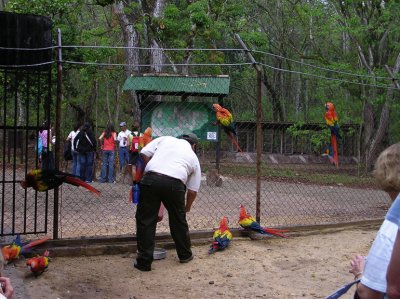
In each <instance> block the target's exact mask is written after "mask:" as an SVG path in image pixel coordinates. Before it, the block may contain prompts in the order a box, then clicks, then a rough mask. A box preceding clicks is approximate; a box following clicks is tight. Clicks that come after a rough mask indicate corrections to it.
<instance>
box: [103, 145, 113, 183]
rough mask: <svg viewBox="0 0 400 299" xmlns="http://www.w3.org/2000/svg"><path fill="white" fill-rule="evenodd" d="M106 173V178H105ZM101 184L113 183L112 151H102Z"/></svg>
mask: <svg viewBox="0 0 400 299" xmlns="http://www.w3.org/2000/svg"><path fill="white" fill-rule="evenodd" d="M107 171H108V176H107ZM100 177H101V182H102V183H105V182H107V181H108V182H109V183H113V182H114V151H103V160H102V162H101V174H100ZM107 177H108V179H107Z"/></svg>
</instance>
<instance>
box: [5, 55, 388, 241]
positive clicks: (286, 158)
mask: <svg viewBox="0 0 400 299" xmlns="http://www.w3.org/2000/svg"><path fill="white" fill-rule="evenodd" d="M198 52H199V53H200V54H201V51H198ZM234 52H235V53H236V52H237V51H234ZM225 55H226V57H228V58H229V59H228V60H230V62H235V61H236V62H237V61H239V63H237V64H236V65H228V64H226V65H224V66H197V65H195V64H193V65H187V66H186V67H187V68H188V70H189V73H191V74H215V73H217V74H222V75H190V76H177V75H165V74H164V75H161V74H154V73H151V74H146V73H144V72H139V73H138V75H135V76H129V77H128V78H124V76H125V75H123V74H124V71H123V69H122V68H120V66H110V65H109V66H106V68H104V66H103V65H100V64H99V65H93V66H92V67H93V69H94V70H95V71H96V72H98V73H99V74H100V75H99V77H102V76H103V77H104V78H107V80H105V81H106V82H107V84H105V85H103V86H100V85H98V84H97V83H96V81H95V82H94V83H95V84H94V87H95V88H94V89H93V90H94V92H93V94H91V95H90V97H89V98H90V99H89V100H88V102H87V103H85V105H86V106H88V107H89V108H91V111H92V114H91V117H92V120H93V122H92V128H93V131H94V134H95V136H96V138H98V137H99V136H100V134H101V133H102V132H103V131H104V129H105V127H106V125H107V123H109V122H113V123H114V125H115V127H117V129H116V133H119V132H120V129H118V125H119V123H120V122H123V121H125V122H127V126H128V129H131V127H132V126H133V124H134V123H135V122H139V124H140V132H142V133H143V131H144V130H145V129H146V128H147V127H150V128H152V138H157V137H160V136H165V135H171V136H175V137H178V136H180V135H181V134H183V133H185V132H188V131H191V132H194V133H196V134H197V135H198V137H199V138H200V140H201V141H200V143H199V145H198V148H197V155H198V157H199V160H200V162H201V168H202V174H203V175H202V182H201V188H200V191H199V193H198V196H197V199H196V201H195V203H194V206H193V208H192V210H191V212H190V213H188V215H187V218H188V222H189V226H190V229H191V231H200V230H211V229H213V228H214V227H215V226H217V223H218V222H219V220H220V218H221V217H222V216H227V217H228V218H229V220H230V227H232V228H236V227H239V225H238V223H237V220H238V216H239V205H240V204H243V205H244V206H245V207H246V208H247V210H248V212H249V213H250V214H252V215H253V216H256V215H257V216H259V218H260V221H261V224H262V225H264V226H274V227H275V226H284V227H296V226H304V225H315V224H333V223H342V222H349V221H357V220H368V219H376V218H382V217H383V215H384V214H385V212H386V210H387V208H388V206H389V200H388V197H387V195H386V194H385V193H384V192H382V191H380V190H379V189H378V188H377V186H375V184H374V180H373V179H372V177H371V176H370V175H369V174H368V173H366V172H365V168H366V167H365V165H364V162H363V161H362V160H361V155H360V144H361V143H362V141H361V137H360V136H361V131H360V130H361V129H362V126H361V125H360V122H359V121H358V119H357V118H356V117H354V122H352V121H350V120H351V119H352V115H347V116H346V117H345V121H343V122H340V130H341V138H340V139H338V140H337V142H338V153H339V165H338V167H336V166H335V165H333V164H332V163H330V161H329V156H328V155H327V152H326V149H327V147H328V145H329V143H330V135H331V133H330V130H329V129H328V128H327V126H326V124H325V122H324V120H323V115H324V113H325V107H324V105H323V103H322V101H321V99H320V98H318V96H315V97H313V98H312V99H309V100H308V101H303V102H301V101H297V100H296V98H295V94H294V92H293V90H291V86H294V85H295V84H300V83H299V82H303V80H304V78H298V77H296V78H294V77H293V76H291V74H287V75H285V76H283V77H281V78H278V79H279V80H278V81H279V82H280V83H279V84H281V85H282V86H281V88H282V90H283V92H284V93H285V94H282V95H280V96H278V97H277V96H276V95H274V93H273V89H272V88H271V80H272V78H273V76H274V74H273V73H271V71H267V70H265V74H264V78H262V82H259V81H258V79H257V78H258V77H257V74H256V71H255V70H254V68H253V67H252V66H251V65H249V64H248V63H242V62H243V56H240V55H238V54H234V53H226V54H225ZM264 62H265V61H264ZM64 63H65V64H66V67H65V69H66V71H67V72H68V74H69V75H70V76H74V74H75V72H79V67H80V66H77V65H76V64H74V63H72V62H70V61H69V62H68V61H64ZM160 67H162V66H160ZM163 69H164V70H167V69H169V70H170V71H171V72H172V71H175V70H174V69H173V68H172V67H171V66H165V68H163ZM16 76H20V73H19V74H18V75H16ZM0 77H1V79H2V85H3V94H4V99H5V101H4V104H3V107H2V108H3V112H4V115H6V116H7V117H4V118H3V119H2V125H3V128H7V126H10V129H11V130H10V132H11V131H12V132H16V131H18V128H19V125H17V124H16V123H13V122H12V120H16V119H19V116H18V113H17V112H18V111H19V110H18V109H19V108H18V103H19V102H20V99H19V98H18V97H19V94H23V95H24V96H23V97H24V98H29V94H35V97H36V98H37V99H38V100H37V102H35V103H36V104H37V103H40V105H43V104H44V102H43V98H45V99H46V100H47V101H50V102H51V101H52V100H54V101H55V99H54V97H53V98H51V97H49V96H47V97H43V95H42V93H41V92H37V90H38V88H39V87H37V88H35V89H32V91H31V92H27V91H29V90H30V89H29V88H27V89H26V90H25V89H24V87H21V86H23V85H24V84H25V83H26V82H25V81H20V85H19V87H18V88H17V87H16V85H15V84H14V83H12V82H11V81H10V80H9V79H7V77H6V75H5V73H2V74H0ZM16 80H17V79H16V78H14V81H15V82H16ZM322 80H323V78H314V79H312V80H309V81H308V83H307V84H306V83H304V82H303V84H304V86H306V85H308V86H312V88H313V89H314V90H315V91H318V93H320V91H319V90H320V89H321V88H322V87H321V86H322V85H323V84H322V83H321V81H322ZM13 84H14V85H13ZM46 84H48V85H50V84H51V83H50V82H48V83H46ZM77 84H78V85H79V84H81V83H80V82H78V83H77ZM276 84H278V83H276ZM325 84H327V83H326V82H325ZM335 84H336V83H332V85H329V86H327V87H326V88H327V89H331V88H332V87H334V88H337V96H342V95H344V94H345V88H341V87H338V86H337V85H335ZM27 86H28V85H27ZM115 86H117V88H116V89H113V88H114V87H115ZM300 87H301V86H300ZM121 88H123V91H121ZM45 89H46V90H50V88H48V87H46V88H45ZM82 89H83V84H82ZM309 89H311V87H309ZM316 93H317V92H316ZM259 95H261V99H260V100H261V110H262V111H261V112H262V113H261V114H259V112H260V110H259V108H258V107H259V106H257V101H258V100H259V98H258V96H259ZM308 96H310V95H308ZM302 97H303V98H307V96H305V95H303V96H302ZM282 98H284V99H285V100H282ZM333 98H334V97H333ZM288 99H292V100H291V101H290V100H288ZM332 101H333V100H332ZM8 102H10V103H11V102H12V103H13V104H12V105H13V106H12V110H13V113H14V114H13V113H10V111H11V108H10V107H11V106H5V105H6V103H8ZM50 102H48V104H47V105H46V104H44V106H43V107H47V108H48V109H50V106H51V105H50ZM323 102H325V101H323ZM333 102H334V101H333ZM65 103H66V104H65V105H63V111H62V117H61V118H60V119H54V118H52V120H54V121H55V122H59V123H60V129H61V130H60V134H59V136H57V142H60V143H61V148H62V147H63V145H64V143H65V140H66V138H67V136H68V133H69V132H70V131H71V130H72V127H73V125H74V124H75V123H76V113H75V112H76V110H77V109H76V107H75V108H74V107H73V106H74V105H75V103H71V102H70V101H69V99H66V101H65ZM216 103H218V104H219V105H221V106H222V107H224V108H226V109H228V110H229V111H230V112H231V113H232V115H233V118H234V121H235V131H234V132H233V131H229V130H228V133H227V132H226V131H227V130H224V128H223V126H222V125H221V123H218V122H217V118H216V111H215V108H213V104H216ZM343 103H345V101H341V104H340V105H338V106H339V107H338V113H339V115H340V113H341V112H342V111H341V110H340V108H341V107H343V105H344V104H343ZM68 104H70V105H68ZM352 106H357V105H356V104H352ZM40 107H42V106H40ZM71 107H72V108H71ZM124 107H125V108H126V107H128V108H130V109H132V110H135V109H136V110H137V111H138V112H139V113H132V114H126V113H125V114H123V115H124V116H120V115H119V114H118V113H117V111H119V110H118V109H123V108H124ZM353 108H354V107H353ZM355 110H357V109H355ZM21 111H23V109H22V110H21ZM25 113H27V115H31V113H28V111H27V110H25ZM50 114H51V115H54V113H47V114H46V113H43V112H42V111H41V110H38V113H37V114H36V117H35V118H34V120H33V119H31V121H34V125H32V126H31V125H30V122H29V121H26V122H25V123H24V122H23V123H22V124H21V125H20V128H23V130H24V134H25V133H26V134H25V135H24V137H22V138H23V139H24V140H25V141H26V142H25V143H24V144H25V145H24V147H23V149H24V150H21V151H20V149H18V148H17V147H16V146H13V145H12V144H11V143H12V141H13V140H14V142H15V140H16V139H15V138H17V137H16V135H12V136H11V135H9V134H11V133H9V131H8V130H6V129H3V133H2V142H1V152H2V153H3V159H2V166H3V184H2V185H1V186H0V187H1V192H2V194H3V198H2V199H3V206H2V213H3V214H2V216H3V220H4V219H6V218H7V219H13V217H14V218H17V219H18V220H17V221H13V220H7V219H6V220H5V221H3V222H2V223H3V230H2V233H3V234H7V233H13V232H21V233H38V232H39V233H40V232H47V233H51V232H53V230H54V229H57V230H58V235H59V236H60V237H62V238H76V237H82V236H110V235H124V234H134V233H135V231H136V227H135V218H134V216H135V211H136V206H135V205H133V204H132V203H131V202H130V200H129V196H130V191H131V187H132V169H131V167H132V165H129V164H128V165H127V166H125V167H122V168H120V165H121V157H120V155H119V148H118V147H119V145H117V144H116V146H115V149H114V165H113V169H114V173H115V174H116V177H115V182H114V181H110V182H107V183H101V179H100V178H101V167H102V160H103V159H102V157H103V154H104V153H103V151H102V149H101V147H100V146H98V147H97V148H96V153H95V159H94V167H93V174H94V175H93V178H94V179H93V182H92V185H93V186H94V187H95V188H97V189H98V190H100V191H101V193H102V195H101V197H95V196H94V195H93V194H92V193H90V192H88V191H85V189H82V188H76V187H74V186H71V185H67V184H64V185H62V186H61V187H60V189H59V194H58V195H59V209H58V210H55V209H54V208H55V206H54V202H55V194H54V193H53V192H48V193H38V192H35V191H33V190H27V191H25V190H22V189H21V188H20V187H19V185H18V182H19V181H20V180H22V179H23V176H24V174H25V173H26V172H27V171H28V170H30V169H32V168H37V167H40V166H41V165H40V161H39V157H38V155H37V153H36V152H35V147H36V143H37V140H36V134H37V130H38V129H39V123H40V121H41V120H42V119H43V118H45V115H50ZM127 115H129V116H128V117H127ZM132 115H133V116H132ZM260 115H261V116H260ZM258 127H259V128H261V134H260V135H258V134H257V128H258ZM26 136H33V137H32V138H27V137H26ZM10 142H11V143H10ZM99 144H100V142H99ZM258 144H261V147H260V148H261V151H260V152H259V153H257V145H258ZM128 146H129V144H128ZM55 154H56V155H58V157H59V158H60V160H61V157H62V153H61V152H58V153H55ZM19 156H20V157H19ZM60 170H63V171H66V172H72V162H71V161H63V162H62V164H61V165H60ZM9 196H11V197H9ZM9 198H11V200H9ZM257 200H258V202H257ZM258 203H259V205H260V209H258V208H257V205H258ZM54 211H56V212H54ZM57 211H58V212H57ZM54 213H58V214H57V215H54ZM55 216H58V219H59V220H58V223H57V225H55V223H54V221H55V220H54V219H56V218H57V217H55ZM8 221H9V222H8ZM10 225H11V226H10ZM10 227H11V228H10ZM38 227H40V228H39V229H38ZM42 228H43V229H42ZM157 232H159V233H161V232H169V226H168V215H166V216H165V218H164V220H163V221H161V222H160V223H158V226H157Z"/></svg>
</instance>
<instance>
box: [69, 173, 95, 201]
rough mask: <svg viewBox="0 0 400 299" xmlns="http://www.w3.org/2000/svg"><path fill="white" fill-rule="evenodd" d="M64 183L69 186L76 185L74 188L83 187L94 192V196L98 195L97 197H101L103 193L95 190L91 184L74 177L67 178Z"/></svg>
mask: <svg viewBox="0 0 400 299" xmlns="http://www.w3.org/2000/svg"><path fill="white" fill-rule="evenodd" d="M64 181H65V182H66V183H68V184H71V185H74V186H81V187H83V188H86V189H88V190H89V191H91V192H93V193H94V194H96V195H97V196H100V194H101V192H100V191H99V190H97V189H96V188H94V187H93V186H90V185H89V184H87V183H85V182H84V181H82V180H80V179H78V178H75V177H72V176H66V177H65V179H64Z"/></svg>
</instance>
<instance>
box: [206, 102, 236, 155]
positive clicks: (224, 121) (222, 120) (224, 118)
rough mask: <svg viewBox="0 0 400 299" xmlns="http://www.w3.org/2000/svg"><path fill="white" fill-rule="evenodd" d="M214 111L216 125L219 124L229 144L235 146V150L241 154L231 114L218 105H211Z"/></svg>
mask: <svg viewBox="0 0 400 299" xmlns="http://www.w3.org/2000/svg"><path fill="white" fill-rule="evenodd" d="M213 108H214V111H215V112H216V117H217V124H220V125H221V126H222V128H223V130H224V132H225V133H226V135H228V137H229V139H230V140H231V142H232V143H233V144H234V145H235V146H236V148H237V150H238V151H240V152H243V151H242V149H241V148H240V146H239V144H238V142H237V141H236V135H237V133H236V128H235V122H234V121H233V116H232V113H230V112H229V110H228V109H226V108H223V107H221V105H219V104H213Z"/></svg>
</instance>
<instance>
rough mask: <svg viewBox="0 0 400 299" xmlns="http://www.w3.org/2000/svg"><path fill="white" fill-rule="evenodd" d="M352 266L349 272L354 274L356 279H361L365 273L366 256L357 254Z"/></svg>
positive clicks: (351, 263)
mask: <svg viewBox="0 0 400 299" xmlns="http://www.w3.org/2000/svg"><path fill="white" fill-rule="evenodd" d="M350 265H351V269H350V270H349V272H350V273H353V274H354V279H359V278H360V277H361V275H362V273H363V271H364V266H365V256H362V255H359V254H357V255H356V256H355V257H354V258H353V260H352V261H351V262H350Z"/></svg>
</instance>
